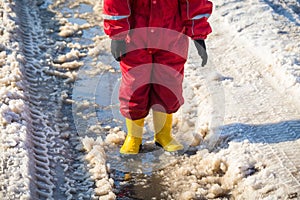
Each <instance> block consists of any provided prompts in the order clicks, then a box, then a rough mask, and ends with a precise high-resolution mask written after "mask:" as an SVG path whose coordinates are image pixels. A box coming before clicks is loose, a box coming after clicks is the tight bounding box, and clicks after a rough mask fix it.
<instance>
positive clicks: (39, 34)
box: [16, 0, 94, 199]
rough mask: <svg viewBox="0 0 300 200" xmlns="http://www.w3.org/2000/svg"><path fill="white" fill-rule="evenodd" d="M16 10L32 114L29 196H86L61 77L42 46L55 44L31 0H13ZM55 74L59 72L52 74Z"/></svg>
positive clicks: (88, 190)
mask: <svg viewBox="0 0 300 200" xmlns="http://www.w3.org/2000/svg"><path fill="white" fill-rule="evenodd" d="M16 10H17V18H18V20H19V23H20V24H19V26H20V31H21V35H22V36H21V37H22V45H23V46H22V50H23V54H24V57H25V62H24V77H25V79H26V81H27V82H28V84H27V86H26V88H25V90H26V91H28V92H27V94H26V96H27V98H28V100H29V108H30V116H31V118H32V122H31V124H29V131H28V134H30V137H31V143H32V146H33V149H32V153H33V157H34V159H33V160H31V161H30V168H31V169H32V170H31V176H32V177H33V178H32V182H31V184H32V187H31V192H32V195H31V198H34V199H91V198H92V193H93V190H92V189H93V187H94V186H93V185H94V182H93V181H92V180H91V179H90V176H89V173H88V172H87V169H86V163H85V162H84V159H83V153H82V148H80V146H79V145H80V141H79V138H78V137H77V135H76V131H73V132H72V130H74V129H72V128H71V127H69V126H70V124H71V122H70V121H71V119H68V117H69V115H71V114H70V111H68V110H67V109H70V106H69V107H68V106H67V105H63V100H64V98H65V97H64V96H65V94H66V91H65V90H64V88H65V87H66V86H64V79H62V78H59V77H58V78H56V77H55V76H53V74H51V73H49V72H50V71H49V70H47V69H48V68H50V69H51V65H50V64H49V62H48V63H47V59H46V57H45V49H47V48H49V46H50V49H51V48H52V50H50V51H47V53H51V54H54V52H53V51H55V42H54V45H51V44H52V43H51V40H49V41H50V42H47V39H48V36H47V35H45V34H44V30H43V28H42V26H41V23H42V21H41V16H40V13H39V11H38V8H37V7H36V5H35V2H34V1H26V0H22V1H17V2H16ZM47 20H48V19H47ZM50 59H51V57H50ZM50 63H51V62H50ZM53 71H55V70H53ZM49 74H50V75H49ZM57 74H63V72H61V73H54V75H57ZM68 114H69V115H68ZM35 193H36V194H35Z"/></svg>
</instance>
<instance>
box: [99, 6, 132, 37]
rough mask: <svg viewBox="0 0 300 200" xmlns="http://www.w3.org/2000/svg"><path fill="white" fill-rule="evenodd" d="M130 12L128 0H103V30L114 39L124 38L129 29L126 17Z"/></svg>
mask: <svg viewBox="0 0 300 200" xmlns="http://www.w3.org/2000/svg"><path fill="white" fill-rule="evenodd" d="M130 14H131V10H130V4H129V0H104V3H103V14H102V16H103V19H104V22H103V23H104V24H103V27H104V32H105V33H106V34H107V35H108V36H109V37H110V38H111V39H115V40H122V39H125V38H126V36H127V34H128V31H129V29H130V25H129V21H128V18H129V16H130Z"/></svg>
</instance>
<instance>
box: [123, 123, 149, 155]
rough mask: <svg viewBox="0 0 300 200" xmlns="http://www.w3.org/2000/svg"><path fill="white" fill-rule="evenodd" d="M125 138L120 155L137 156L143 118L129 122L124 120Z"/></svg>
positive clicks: (141, 135)
mask: <svg viewBox="0 0 300 200" xmlns="http://www.w3.org/2000/svg"><path fill="white" fill-rule="evenodd" d="M126 127H127V136H126V139H125V141H124V144H123V146H122V147H121V149H120V153H121V154H138V153H139V150H140V145H141V144H142V138H143V127H144V118H142V119H138V120H131V119H127V118H126Z"/></svg>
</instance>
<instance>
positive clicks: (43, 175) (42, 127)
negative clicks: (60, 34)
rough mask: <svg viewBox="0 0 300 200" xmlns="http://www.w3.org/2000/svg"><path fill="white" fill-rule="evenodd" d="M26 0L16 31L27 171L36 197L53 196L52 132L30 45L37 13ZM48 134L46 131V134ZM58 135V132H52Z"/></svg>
mask: <svg viewBox="0 0 300 200" xmlns="http://www.w3.org/2000/svg"><path fill="white" fill-rule="evenodd" d="M24 5H28V4H27V2H24V1H18V2H17V3H16V8H17V9H18V12H17V15H18V18H19V20H20V30H21V34H22V39H23V41H22V42H23V45H24V46H23V53H24V56H25V64H24V68H25V69H24V73H25V74H24V76H25V79H26V80H27V82H28V85H27V89H28V90H27V91H28V93H27V97H28V99H29V102H30V103H29V107H30V116H31V118H32V124H31V127H30V134H31V138H32V145H33V155H34V159H35V160H32V161H31V165H32V166H31V168H33V169H34V170H33V171H32V172H31V173H32V176H33V177H34V180H35V187H36V189H34V190H35V191H36V192H37V196H38V197H39V198H51V197H52V195H53V189H54V187H55V186H54V183H53V179H52V175H51V174H50V160H49V155H48V148H50V147H51V146H49V144H48V142H47V137H48V136H51V134H55V131H54V130H52V129H51V128H50V127H49V126H48V125H47V124H45V121H46V120H47V117H46V115H45V114H43V113H44V112H45V111H44V107H43V106H42V105H41V104H42V102H41V100H40V99H41V96H40V94H39V92H40V88H39V87H38V85H39V84H40V83H41V81H42V80H41V79H40V78H39V77H40V76H41V75H42V74H43V72H42V67H41V65H40V64H39V62H38V60H36V59H35V56H38V54H39V52H36V50H34V49H33V46H35V47H37V46H38V45H39V42H40V39H39V38H38V35H37V34H38V33H40V34H41V32H40V31H38V30H37V29H36V25H34V24H33V23H32V22H37V19H38V18H37V16H35V15H36V13H35V12H34V10H33V9H31V15H30V13H29V8H28V7H27V6H24ZM49 133H50V134H49ZM56 134H58V133H56Z"/></svg>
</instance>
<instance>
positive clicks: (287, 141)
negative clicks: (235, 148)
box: [212, 22, 300, 197]
mask: <svg viewBox="0 0 300 200" xmlns="http://www.w3.org/2000/svg"><path fill="white" fill-rule="evenodd" d="M216 23H217V22H216ZM216 29H217V31H218V32H219V34H220V35H222V43H224V41H231V43H230V44H231V45H232V47H231V48H227V49H225V48H226V45H225V47H224V49H223V51H222V48H219V49H215V50H214V51H216V52H214V53H215V55H216V57H217V58H216V59H218V56H217V55H222V54H219V53H218V52H225V54H226V55H227V59H223V62H222V64H221V65H220V66H218V67H217V68H218V70H220V71H221V72H222V73H226V74H230V76H232V77H234V79H233V80H234V81H233V83H232V85H231V84H230V83H227V85H225V87H226V88H228V89H226V95H225V96H226V98H228V99H229V100H228V102H231V101H232V102H231V104H232V105H227V106H226V109H227V110H228V112H229V116H232V117H233V119H230V120H229V119H227V121H228V120H229V121H232V120H237V121H239V122H244V123H245V124H244V126H245V129H244V130H242V132H241V133H239V134H237V135H236V136H235V137H233V138H232V139H233V140H244V139H248V140H249V141H250V142H251V143H257V144H259V145H258V146H257V151H258V152H260V153H261V155H264V156H265V161H266V162H267V163H268V167H269V170H271V171H272V172H273V173H274V174H275V176H277V177H278V178H279V180H280V183H278V185H276V187H278V188H280V187H282V186H283V187H284V188H285V191H287V194H285V195H287V196H293V195H296V196H298V197H299V195H300V182H299V180H300V175H299V170H300V168H299V166H300V165H299V163H300V151H299V149H300V121H299V117H300V113H299V110H298V108H297V105H298V104H299V102H298V101H299V100H297V99H293V98H292V99H290V98H287V96H286V94H282V93H281V92H279V91H277V90H276V88H273V87H272V86H273V84H272V83H270V82H269V81H270V80H269V78H268V74H265V71H264V67H265V65H264V61H263V60H261V58H257V57H256V56H254V55H253V54H252V53H251V52H252V51H251V50H249V49H247V46H246V48H245V45H244V43H243V42H244V41H242V40H241V39H239V38H238V36H235V35H233V34H234V33H233V32H231V34H228V33H230V31H229V30H228V29H226V28H224V27H223V29H222V30H220V29H219V28H216ZM225 32H226V34H225ZM214 39H217V38H216V37H214V38H213V39H212V40H214ZM219 47H220V46H219ZM243 52H244V55H247V56H241V55H242V54H243ZM235 57H239V58H240V59H239V60H238V61H237V62H235V59H234V58H235ZM231 59H232V60H231ZM228 61H229V63H227V62H228ZM226 65H228V66H230V67H226ZM239 88H240V89H239ZM227 123H228V122H227ZM265 123H268V124H265ZM233 127H235V126H233ZM229 128H231V129H232V126H229ZM229 128H227V129H226V128H225V129H224V130H223V131H222V132H224V133H226V131H230V129H229ZM237 130H239V128H238V127H236V129H235V130H234V129H232V130H231V131H233V134H234V133H235V132H237ZM226 134H229V135H231V133H226ZM272 178H273V177H270V181H271V182H273V179H272ZM267 182H268V181H267ZM274 184H275V183H274ZM278 188H277V189H278ZM297 193H298V194H297Z"/></svg>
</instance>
